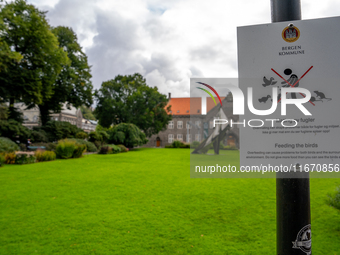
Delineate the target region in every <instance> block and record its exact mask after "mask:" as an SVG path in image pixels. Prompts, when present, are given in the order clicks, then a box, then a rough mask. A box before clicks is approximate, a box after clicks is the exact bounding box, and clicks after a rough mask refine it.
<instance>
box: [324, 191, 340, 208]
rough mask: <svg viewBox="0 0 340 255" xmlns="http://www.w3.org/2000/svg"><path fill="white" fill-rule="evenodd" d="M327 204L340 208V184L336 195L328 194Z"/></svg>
mask: <svg viewBox="0 0 340 255" xmlns="http://www.w3.org/2000/svg"><path fill="white" fill-rule="evenodd" d="M327 204H328V205H330V206H332V207H334V208H336V209H338V210H340V186H339V187H338V188H337V190H336V192H335V194H334V195H328V199H327Z"/></svg>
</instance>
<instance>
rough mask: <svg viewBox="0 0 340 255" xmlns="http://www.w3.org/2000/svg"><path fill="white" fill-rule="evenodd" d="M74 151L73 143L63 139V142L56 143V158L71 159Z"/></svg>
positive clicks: (74, 145)
mask: <svg viewBox="0 0 340 255" xmlns="http://www.w3.org/2000/svg"><path fill="white" fill-rule="evenodd" d="M75 149H76V143H75V142H74V141H69V140H67V139H65V140H60V141H59V142H58V145H57V148H56V150H55V153H56V154H57V157H58V158H61V159H68V158H72V156H73V152H74V150H75Z"/></svg>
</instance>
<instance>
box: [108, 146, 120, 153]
mask: <svg viewBox="0 0 340 255" xmlns="http://www.w3.org/2000/svg"><path fill="white" fill-rule="evenodd" d="M107 146H108V147H110V148H112V152H111V154H116V153H119V152H121V149H120V147H119V146H117V145H114V144H108V145H107Z"/></svg>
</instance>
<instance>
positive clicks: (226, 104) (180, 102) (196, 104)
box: [145, 94, 239, 147]
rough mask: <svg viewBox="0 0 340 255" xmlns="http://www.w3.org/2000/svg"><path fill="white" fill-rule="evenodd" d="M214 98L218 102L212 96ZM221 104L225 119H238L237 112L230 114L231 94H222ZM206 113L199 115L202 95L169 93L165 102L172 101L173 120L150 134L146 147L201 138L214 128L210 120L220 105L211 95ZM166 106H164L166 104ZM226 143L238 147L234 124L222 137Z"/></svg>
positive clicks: (231, 109) (237, 135)
mask: <svg viewBox="0 0 340 255" xmlns="http://www.w3.org/2000/svg"><path fill="white" fill-rule="evenodd" d="M215 100H216V102H219V101H218V99H217V98H215ZM221 100H222V105H223V107H222V108H223V110H224V112H225V114H226V115H227V117H228V119H233V121H238V116H233V114H232V112H233V105H232V104H233V103H232V101H233V100H232V96H231V94H230V95H227V97H222V98H221ZM206 102H207V104H206V109H207V114H206V115H202V99H201V98H190V97H182V98H171V97H170V94H169V102H168V105H171V111H170V112H169V114H172V120H171V121H170V122H169V124H168V126H167V128H166V130H164V131H161V132H159V133H158V134H156V135H152V136H151V137H150V138H148V139H149V142H148V143H147V144H146V145H145V146H146V147H165V146H166V145H169V144H171V143H172V142H173V141H175V140H179V141H183V142H186V143H191V142H193V141H198V142H202V141H203V140H204V139H205V138H207V137H208V136H209V135H210V134H211V133H212V132H213V130H214V127H213V121H214V117H215V116H216V114H217V112H218V110H219V106H220V105H221V104H220V103H218V104H217V105H216V106H215V103H214V101H213V99H212V98H211V97H207V101H206ZM168 105H167V106H168ZM167 106H166V107H167ZM224 143H225V145H235V146H236V147H239V130H238V128H237V127H234V128H232V129H231V130H230V131H229V132H228V134H227V136H226V139H225V141H224Z"/></svg>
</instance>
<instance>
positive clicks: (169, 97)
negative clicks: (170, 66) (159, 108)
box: [168, 92, 171, 100]
mask: <svg viewBox="0 0 340 255" xmlns="http://www.w3.org/2000/svg"><path fill="white" fill-rule="evenodd" d="M168 99H169V100H170V99H171V93H170V92H169V96H168Z"/></svg>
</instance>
